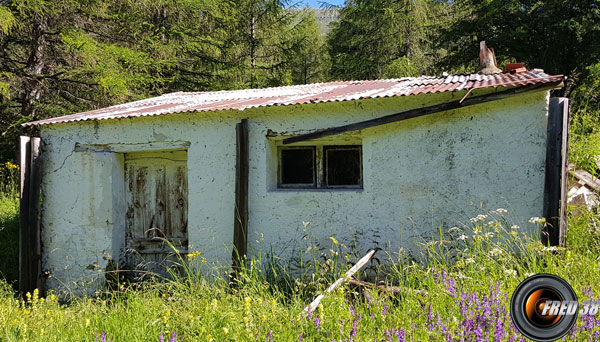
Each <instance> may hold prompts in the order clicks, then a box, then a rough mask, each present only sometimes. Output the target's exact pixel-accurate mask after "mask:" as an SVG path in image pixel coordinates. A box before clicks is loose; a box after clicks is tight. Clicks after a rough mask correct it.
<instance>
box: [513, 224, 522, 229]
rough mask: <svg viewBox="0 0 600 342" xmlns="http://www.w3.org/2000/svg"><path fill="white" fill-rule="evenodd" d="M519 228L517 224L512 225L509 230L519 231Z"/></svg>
mask: <svg viewBox="0 0 600 342" xmlns="http://www.w3.org/2000/svg"><path fill="white" fill-rule="evenodd" d="M519 228H521V227H519V225H518V224H513V225H512V226H510V229H519Z"/></svg>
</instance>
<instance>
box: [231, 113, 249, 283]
mask: <svg viewBox="0 0 600 342" xmlns="http://www.w3.org/2000/svg"><path fill="white" fill-rule="evenodd" d="M235 130H236V162H235V208H234V210H235V212H234V222H233V252H232V257H233V269H234V271H236V273H237V271H239V270H240V268H241V266H242V265H243V263H244V261H245V259H246V255H247V248H248V163H249V157H248V120H247V119H242V121H241V122H240V123H238V124H237V125H236V128H235Z"/></svg>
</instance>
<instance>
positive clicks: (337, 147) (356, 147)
mask: <svg viewBox="0 0 600 342" xmlns="http://www.w3.org/2000/svg"><path fill="white" fill-rule="evenodd" d="M322 147H323V184H324V185H325V188H327V189H362V188H363V159H362V145H324V146H322ZM328 150H358V162H359V164H358V168H359V169H358V171H359V178H358V184H347V185H329V181H328V179H327V172H328V171H329V167H328V163H329V162H328V160H327V151H328Z"/></svg>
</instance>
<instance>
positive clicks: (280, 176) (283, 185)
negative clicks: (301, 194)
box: [277, 145, 319, 189]
mask: <svg viewBox="0 0 600 342" xmlns="http://www.w3.org/2000/svg"><path fill="white" fill-rule="evenodd" d="M301 149H304V150H306V149H311V150H312V151H313V158H312V159H313V172H312V173H313V175H312V176H313V182H312V183H311V184H309V183H296V184H293V183H283V168H282V166H283V165H282V158H281V157H282V151H284V150H301ZM317 160H318V158H317V148H316V146H312V145H311V146H279V147H278V148H277V188H279V189H316V188H317V187H318V183H319V179H318V178H317V169H318V165H317Z"/></svg>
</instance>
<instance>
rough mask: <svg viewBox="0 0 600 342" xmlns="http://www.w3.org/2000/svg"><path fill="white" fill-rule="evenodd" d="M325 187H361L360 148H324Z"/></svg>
mask: <svg viewBox="0 0 600 342" xmlns="http://www.w3.org/2000/svg"><path fill="white" fill-rule="evenodd" d="M324 150H325V175H326V179H327V186H349V185H355V186H361V185H362V175H361V173H362V167H361V148H360V146H343V147H337V146H332V147H325V148H324Z"/></svg>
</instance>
